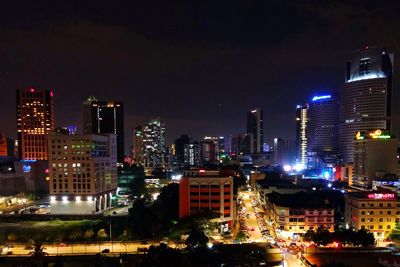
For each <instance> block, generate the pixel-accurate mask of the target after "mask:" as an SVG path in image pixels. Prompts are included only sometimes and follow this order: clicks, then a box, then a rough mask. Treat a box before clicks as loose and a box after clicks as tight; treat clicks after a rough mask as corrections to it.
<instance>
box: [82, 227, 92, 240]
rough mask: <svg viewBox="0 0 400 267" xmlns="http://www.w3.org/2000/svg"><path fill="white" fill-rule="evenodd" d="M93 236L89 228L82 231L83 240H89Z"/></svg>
mask: <svg viewBox="0 0 400 267" xmlns="http://www.w3.org/2000/svg"><path fill="white" fill-rule="evenodd" d="M93 236H94V232H93V231H92V230H91V229H88V230H86V231H85V233H83V238H84V239H85V240H90V239H91V238H92V237H93Z"/></svg>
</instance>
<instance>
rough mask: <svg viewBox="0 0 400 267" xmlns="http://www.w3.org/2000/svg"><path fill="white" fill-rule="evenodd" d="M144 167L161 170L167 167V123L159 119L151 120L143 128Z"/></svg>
mask: <svg viewBox="0 0 400 267" xmlns="http://www.w3.org/2000/svg"><path fill="white" fill-rule="evenodd" d="M143 150H144V151H143V152H144V154H143V158H144V166H145V167H148V168H159V167H165V166H166V154H167V147H166V134H165V123H164V122H163V121H161V120H160V119H159V118H157V119H152V120H150V121H149V122H148V123H147V124H146V125H145V126H144V128H143Z"/></svg>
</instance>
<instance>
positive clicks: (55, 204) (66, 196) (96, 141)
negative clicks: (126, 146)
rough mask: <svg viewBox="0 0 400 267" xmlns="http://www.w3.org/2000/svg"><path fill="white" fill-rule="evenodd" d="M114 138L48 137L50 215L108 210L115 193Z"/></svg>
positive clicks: (109, 136)
mask: <svg viewBox="0 0 400 267" xmlns="http://www.w3.org/2000/svg"><path fill="white" fill-rule="evenodd" d="M116 144H117V142H116V135H114V134H106V135H95V134H85V135H70V134H68V133H67V132H53V133H51V134H49V138H48V146H49V155H50V156H49V186H50V195H51V202H50V211H51V213H55V214H91V213H95V212H101V211H103V210H105V209H108V208H110V207H111V199H112V195H113V194H115V193H116V189H117V145H116Z"/></svg>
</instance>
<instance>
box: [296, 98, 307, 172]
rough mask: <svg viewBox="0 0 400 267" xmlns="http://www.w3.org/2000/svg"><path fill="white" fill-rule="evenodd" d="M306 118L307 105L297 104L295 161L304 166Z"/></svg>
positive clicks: (305, 161) (305, 162) (305, 159)
mask: <svg viewBox="0 0 400 267" xmlns="http://www.w3.org/2000/svg"><path fill="white" fill-rule="evenodd" d="M307 120H308V105H297V107H296V146H297V162H298V163H300V164H302V165H303V166H306V164H307Z"/></svg>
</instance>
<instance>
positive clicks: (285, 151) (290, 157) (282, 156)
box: [274, 138, 297, 166]
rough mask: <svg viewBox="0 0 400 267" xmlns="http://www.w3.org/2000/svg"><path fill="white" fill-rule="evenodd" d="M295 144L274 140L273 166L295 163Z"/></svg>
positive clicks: (278, 139)
mask: <svg viewBox="0 0 400 267" xmlns="http://www.w3.org/2000/svg"><path fill="white" fill-rule="evenodd" d="M296 154H297V153H296V142H295V141H293V140H284V139H282V138H274V164H275V165H279V166H284V165H292V164H293V163H294V162H295V161H296Z"/></svg>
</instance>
